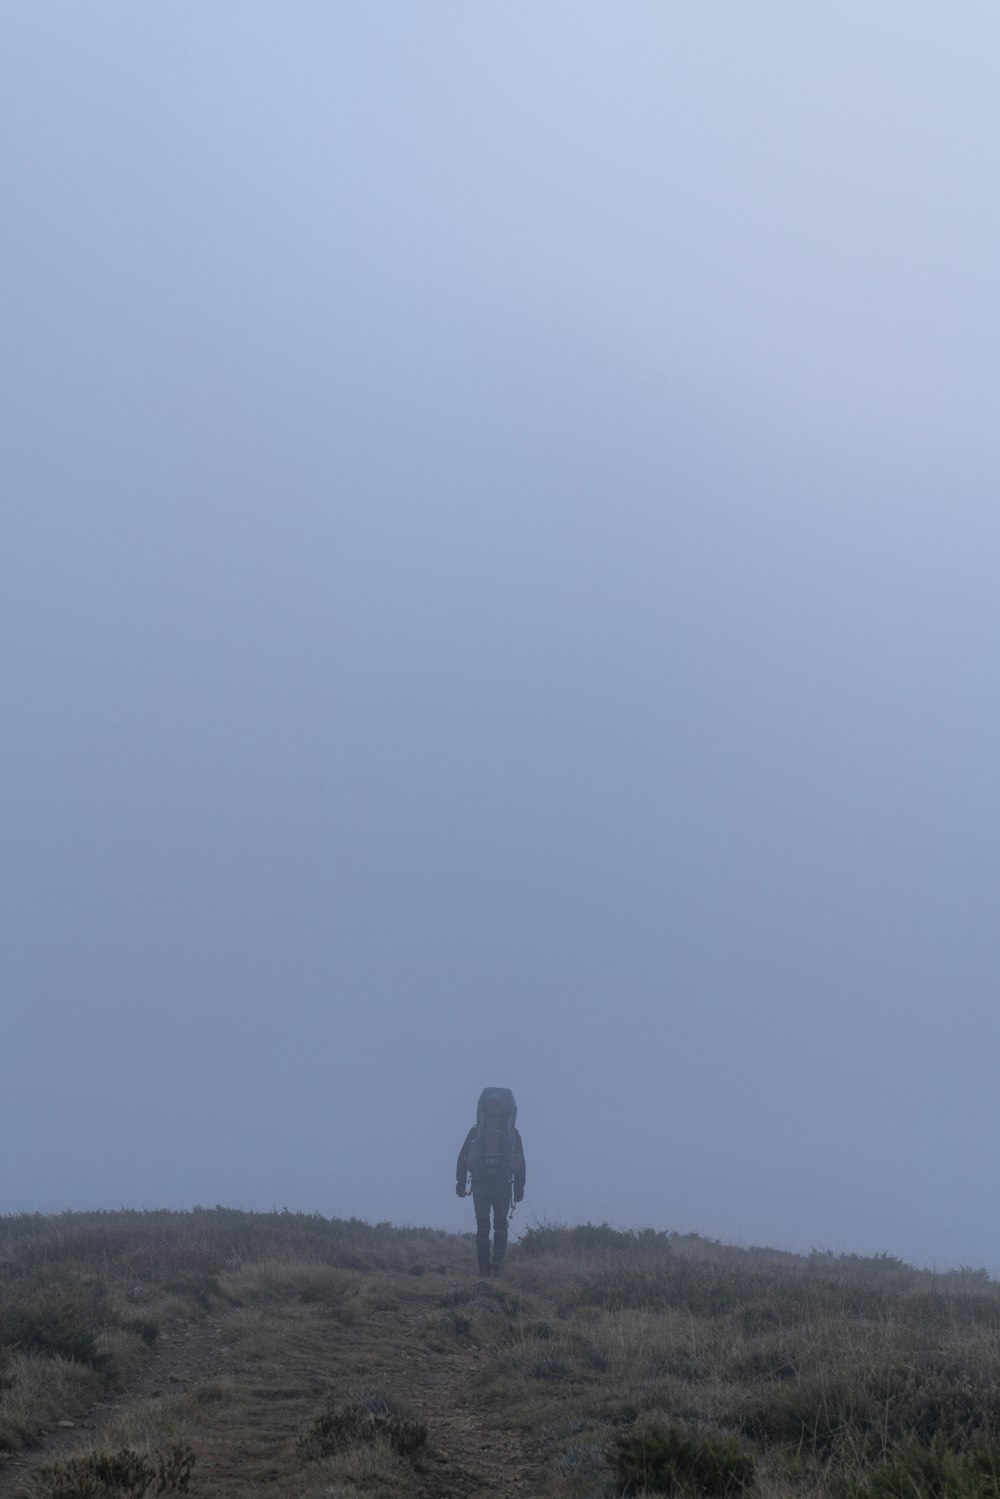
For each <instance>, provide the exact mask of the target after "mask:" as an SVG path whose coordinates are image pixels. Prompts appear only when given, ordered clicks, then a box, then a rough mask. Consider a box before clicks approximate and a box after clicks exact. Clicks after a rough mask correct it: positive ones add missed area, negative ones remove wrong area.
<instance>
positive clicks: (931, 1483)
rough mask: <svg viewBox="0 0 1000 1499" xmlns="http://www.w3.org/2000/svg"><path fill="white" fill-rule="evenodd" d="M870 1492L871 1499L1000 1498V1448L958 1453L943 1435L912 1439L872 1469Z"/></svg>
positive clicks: (901, 1444)
mask: <svg viewBox="0 0 1000 1499" xmlns="http://www.w3.org/2000/svg"><path fill="white" fill-rule="evenodd" d="M852 1492H856V1490H852ZM868 1493H869V1494H870V1495H871V1499H915V1496H919V1499H1000V1448H997V1447H995V1446H992V1445H988V1444H981V1445H978V1446H976V1447H973V1448H971V1449H970V1450H969V1451H967V1452H954V1451H953V1450H952V1449H951V1448H950V1447H949V1446H948V1445H947V1443H946V1442H945V1441H944V1440H943V1439H942V1438H940V1437H938V1438H935V1439H934V1441H932V1442H929V1443H923V1442H920V1441H918V1440H917V1439H916V1438H909V1439H907V1440H905V1441H902V1442H898V1443H897V1444H896V1446H895V1447H894V1448H893V1449H892V1450H891V1451H890V1453H889V1455H888V1456H887V1458H886V1460H885V1461H884V1462H883V1463H881V1464H880V1465H879V1466H878V1467H876V1468H875V1469H873V1470H872V1473H871V1478H870V1482H869V1488H868ZM845 1499H846V1491H845Z"/></svg>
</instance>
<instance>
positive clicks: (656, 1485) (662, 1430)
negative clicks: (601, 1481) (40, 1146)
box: [609, 1421, 755, 1495]
mask: <svg viewBox="0 0 1000 1499" xmlns="http://www.w3.org/2000/svg"><path fill="white" fill-rule="evenodd" d="M609 1455H610V1458H611V1462H612V1464H613V1467H614V1470H615V1476H616V1478H617V1479H618V1482H619V1483H620V1484H621V1485H622V1487H623V1488H624V1489H625V1490H626V1492H631V1493H634V1492H636V1491H637V1490H640V1489H646V1490H647V1491H649V1492H650V1493H657V1494H679V1493H685V1494H703V1495H726V1494H738V1493H742V1492H743V1491H744V1490H746V1489H748V1488H749V1487H750V1486H751V1484H752V1483H753V1481H754V1471H755V1464H754V1459H753V1457H752V1455H751V1454H750V1453H749V1452H747V1450H746V1448H745V1447H743V1446H742V1444H741V1443H740V1442H739V1441H738V1440H737V1439H736V1438H735V1437H728V1436H716V1435H710V1434H708V1433H701V1432H698V1433H689V1432H686V1431H682V1430H681V1429H680V1428H679V1427H676V1426H663V1425H660V1424H658V1423H656V1422H653V1421H643V1422H641V1423H640V1424H638V1425H635V1426H633V1427H632V1428H631V1429H630V1430H629V1431H627V1432H625V1433H623V1434H622V1435H621V1436H619V1437H617V1438H616V1439H615V1441H614V1442H613V1444H612V1447H611V1451H610V1454H609Z"/></svg>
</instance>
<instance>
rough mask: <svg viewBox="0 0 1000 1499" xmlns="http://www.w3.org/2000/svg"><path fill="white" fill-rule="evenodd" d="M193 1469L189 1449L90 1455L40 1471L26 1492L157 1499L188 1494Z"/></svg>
mask: <svg viewBox="0 0 1000 1499" xmlns="http://www.w3.org/2000/svg"><path fill="white" fill-rule="evenodd" d="M193 1466H194V1453H193V1452H192V1451H191V1449H190V1448H189V1447H175V1448H174V1449H173V1451H171V1452H169V1453H166V1454H159V1453H153V1454H146V1453H141V1452H133V1451H131V1450H130V1449H129V1448H122V1450H121V1451H119V1452H90V1453H87V1454H86V1456H84V1457H74V1458H71V1459H69V1461H68V1462H64V1463H53V1464H52V1465H51V1466H49V1467H47V1468H40V1469H39V1470H38V1472H37V1473H36V1474H35V1477H34V1479H33V1480H32V1483H31V1487H30V1488H29V1489H28V1491H27V1492H28V1494H29V1495H30V1499H154V1496H156V1499H159V1496H161V1495H166V1494H185V1493H187V1490H188V1485H189V1483H190V1481H191V1469H192V1467H193Z"/></svg>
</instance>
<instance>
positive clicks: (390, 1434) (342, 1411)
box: [296, 1390, 427, 1461]
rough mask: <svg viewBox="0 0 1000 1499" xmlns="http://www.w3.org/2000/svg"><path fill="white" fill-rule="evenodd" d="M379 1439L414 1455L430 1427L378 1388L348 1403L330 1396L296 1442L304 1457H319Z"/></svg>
mask: <svg viewBox="0 0 1000 1499" xmlns="http://www.w3.org/2000/svg"><path fill="white" fill-rule="evenodd" d="M379 1441H382V1442H385V1443H386V1444H387V1445H388V1446H389V1447H391V1448H392V1450H393V1451H394V1452H395V1453H397V1454H398V1455H399V1456H400V1457H407V1458H410V1457H413V1456H414V1455H415V1454H416V1453H417V1452H419V1451H420V1449H421V1448H422V1447H425V1446H426V1445H427V1427H426V1426H425V1425H424V1423H423V1422H422V1421H417V1420H414V1419H413V1418H412V1417H411V1416H408V1415H406V1414H405V1413H404V1412H403V1411H401V1410H400V1409H399V1407H398V1406H397V1405H396V1404H395V1402H393V1401H391V1400H389V1399H388V1398H387V1397H386V1396H385V1395H383V1394H382V1392H381V1391H380V1390H376V1391H372V1392H371V1393H369V1394H366V1395H362V1396H361V1397H360V1398H359V1399H358V1400H356V1401H353V1402H351V1403H349V1404H346V1405H338V1404H336V1403H335V1401H334V1400H333V1397H330V1399H328V1401H327V1403H326V1407H325V1409H324V1410H322V1411H321V1412H320V1413H319V1415H318V1416H317V1417H316V1419H315V1420H314V1421H313V1423H312V1425H311V1427H310V1428H309V1430H308V1431H307V1432H305V1433H304V1434H303V1435H302V1436H301V1437H300V1438H299V1440H298V1443H297V1444H296V1445H297V1450H298V1453H299V1456H300V1457H302V1458H304V1459H305V1460H306V1461H315V1460H316V1459H318V1458H322V1457H333V1456H335V1455H336V1454H337V1453H338V1452H343V1451H345V1450H346V1448H348V1447H355V1446H362V1447H366V1446H367V1447H373V1446H375V1445H376V1443H378V1442H379Z"/></svg>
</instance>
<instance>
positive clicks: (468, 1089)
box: [0, 0, 1000, 1268]
mask: <svg viewBox="0 0 1000 1499" xmlns="http://www.w3.org/2000/svg"><path fill="white" fill-rule="evenodd" d="M2 26H3V33H4V40H3V47H2V49H0V51H2V61H0V68H2V73H3V77H2V87H0V183H2V200H3V204H4V224H5V227H4V231H3V245H4V260H5V274H4V276H3V278H2V283H0V301H2V308H0V314H2V321H0V326H2V329H3V337H2V355H0V364H2V369H3V382H4V389H3V399H2V403H0V412H2V414H0V423H2V427H3V431H2V440H0V477H2V493H3V500H2V520H0V639H2V663H3V699H2V701H3V734H2V740H0V745H2V748H0V755H2V767H3V774H2V777H0V785H2V828H0V834H2V836H0V849H2V880H3V888H2V891H0V910H2V916H0V921H2V927H3V930H2V941H0V965H2V988H0V994H2V1006H3V1025H2V1035H3V1042H4V1045H3V1074H4V1081H3V1087H2V1090H0V1130H2V1137H3V1139H4V1141H5V1146H6V1148H5V1167H4V1172H3V1176H2V1190H0V1210H2V1211H4V1212H20V1211H29V1210H30V1211H35V1210H39V1211H56V1210H61V1209H64V1208H84V1207H87V1208H89V1207H107V1208H116V1207H119V1206H129V1207H161V1206H162V1207H167V1206H170V1207H186V1206H192V1205H194V1204H198V1203H200V1204H206V1205H212V1204H215V1203H216V1202H220V1203H224V1204H227V1205H230V1206H234V1207H244V1208H260V1209H270V1208H272V1207H277V1208H281V1207H288V1208H290V1209H292V1210H304V1211H319V1212H322V1213H325V1214H334V1215H342V1216H351V1215H358V1216H360V1217H364V1218H368V1219H372V1220H381V1219H391V1220H392V1221H394V1222H397V1223H427V1224H435V1225H440V1226H443V1227H446V1228H452V1229H471V1227H472V1212H471V1207H470V1205H469V1204H468V1203H467V1202H465V1203H463V1202H459V1201H458V1200H457V1198H456V1197H455V1195H454V1177H453V1170H454V1162H455V1157H456V1155H457V1153H458V1149H459V1147H460V1145H461V1144H462V1141H463V1138H464V1136H465V1133H466V1131H467V1130H468V1128H469V1126H470V1125H471V1124H472V1123H473V1120H474V1117H475V1104H476V1099H477V1097H478V1094H479V1091H480V1089H481V1088H482V1087H483V1086H486V1085H490V1086H504V1087H510V1088H512V1089H513V1090H514V1092H515V1094H516V1096H517V1100H518V1104H519V1115H518V1124H519V1127H520V1129H521V1133H522V1135H523V1138H524V1146H525V1153H526V1157H527V1167H528V1180H527V1193H526V1197H525V1201H524V1204H523V1206H522V1207H520V1208H519V1209H518V1213H517V1217H516V1218H515V1225H519V1226H520V1228H521V1229H522V1231H523V1228H524V1226H525V1225H526V1224H528V1223H530V1222H531V1221H532V1219H533V1218H536V1219H544V1220H549V1221H572V1222H575V1221H584V1220H591V1221H595V1222H599V1221H602V1220H605V1219H607V1220H609V1221H611V1222H613V1223H615V1224H619V1225H647V1224H648V1225H652V1226H654V1227H657V1228H667V1229H677V1230H680V1231H684V1232H687V1231H697V1232H700V1233H703V1234H708V1235H711V1236H713V1237H719V1238H722V1239H725V1240H726V1241H728V1242H737V1243H747V1244H748V1243H766V1244H774V1245H779V1246H782V1247H786V1248H792V1249H803V1250H808V1249H810V1248H812V1247H818V1248H825V1249H833V1250H848V1251H857V1252H859V1253H875V1252H890V1253H894V1254H899V1255H902V1256H903V1257H904V1258H907V1259H910V1260H913V1261H916V1262H917V1263H921V1264H934V1265H949V1264H956V1265H957V1264H971V1265H981V1264H986V1265H988V1266H990V1267H991V1268H992V1267H996V1266H998V1265H1000V1251H998V1249H997V1244H998V1233H1000V1208H998V1206H997V1197H996V1192H995V1175H996V1170H995V1153H996V1134H997V1116H998V1109H997V1104H996V1084H995V1076H994V1074H995V1070H996V1060H995V1059H996V1055H997V1046H998V1041H1000V1035H998V1032H1000V1014H998V1005H997V997H998V978H1000V928H998V923H997V911H998V897H1000V816H998V803H997V771H996V767H997V765H998V763H1000V690H998V689H1000V680H998V678H1000V673H998V643H1000V635H998V607H997V584H996V559H997V555H998V550H1000V507H998V503H997V477H998V459H1000V437H998V427H997V423H996V410H997V400H998V395H1000V381H998V373H1000V352H998V351H1000V326H998V324H1000V315H998V300H997V295H996V267H997V265H998V264H1000V200H998V198H997V194H996V189H995V184H996V181H997V178H998V173H1000V127H998V115H997V109H996V82H995V64H994V59H995V56H996V51H997V47H998V45H1000V16H998V13H997V11H996V9H995V7H993V6H992V5H987V4H985V3H970V4H967V5H964V6H962V7H960V8H957V9H955V10H951V11H947V12H945V11H943V10H942V9H941V8H940V7H938V6H932V5H930V4H924V3H921V0H916V3H914V0H907V3H905V4H904V3H903V0H885V3H884V4H882V5H880V6H878V7H871V6H869V5H866V4H861V3H855V0H847V3H844V4H841V5H838V6H836V7H825V8H818V7H804V6H801V5H799V4H798V3H793V0H787V3H784V0H764V3H762V4H759V5H754V6H747V7H723V8H718V7H710V6H695V5H687V6H682V5H670V6H666V5H661V4H658V3H653V0H636V3H634V4H632V5H629V6H619V5H611V4H601V3H594V0H549V3H547V4H546V5H544V6H537V5H533V4H527V3H524V0H515V3H513V4H508V5H503V6H500V5H487V4H484V3H481V0H462V3H461V4H458V3H454V0H440V3H437V4H434V5H421V6H416V5H409V4H403V3H399V0H382V3H380V4H379V5H378V6H370V5H364V4H361V3H357V4H342V5H336V6H334V5H326V4H323V3H320V0H297V3H295V4H291V5H282V6H276V5H270V4H264V3H260V0H239V3H236V0H215V3H213V4H212V5H201V4H196V3H194V0H182V3H179V4H173V5H170V6H156V7H152V6H142V7H138V6H134V5H131V4H125V3H116V0H98V3H96V4H93V5H90V6H77V5H72V4H69V3H56V4H53V3H47V0H14V3H11V4H9V5H8V6H7V7H6V8H5V10H4V15H3V22H2Z"/></svg>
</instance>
